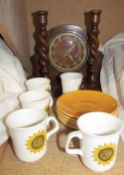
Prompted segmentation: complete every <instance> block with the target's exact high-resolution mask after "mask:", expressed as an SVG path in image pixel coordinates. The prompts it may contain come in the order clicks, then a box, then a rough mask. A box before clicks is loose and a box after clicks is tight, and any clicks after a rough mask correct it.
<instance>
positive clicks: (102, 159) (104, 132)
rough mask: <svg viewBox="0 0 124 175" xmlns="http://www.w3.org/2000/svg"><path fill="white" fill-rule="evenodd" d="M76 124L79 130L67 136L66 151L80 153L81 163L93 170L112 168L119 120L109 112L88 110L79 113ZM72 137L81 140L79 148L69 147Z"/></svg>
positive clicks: (119, 130)
mask: <svg viewBox="0 0 124 175" xmlns="http://www.w3.org/2000/svg"><path fill="white" fill-rule="evenodd" d="M77 125H78V128H79V130H78V131H73V132H71V133H70V134H69V135H68V137H67V142H66V146H65V150H66V152H67V153H69V154H78V155H80V156H81V159H82V162H83V164H84V165H85V166H86V167H88V168H89V169H91V170H93V171H96V172H103V171H106V170H109V169H110V168H112V167H113V165H114V163H115V160H116V153H117V147H118V140H119V135H120V132H121V131H122V129H123V126H122V123H121V121H120V120H119V119H118V118H116V117H115V116H113V115H112V114H109V113H105V112H89V113H86V114H84V115H81V117H80V118H79V119H78V121H77ZM74 137H77V138H79V140H80V141H81V142H80V149H70V148H69V145H70V142H71V140H72V139H73V138H74Z"/></svg>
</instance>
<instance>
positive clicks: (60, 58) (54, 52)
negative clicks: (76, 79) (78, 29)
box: [49, 32, 87, 72]
mask: <svg viewBox="0 0 124 175" xmlns="http://www.w3.org/2000/svg"><path fill="white" fill-rule="evenodd" d="M49 46H50V48H49V58H50V63H51V65H52V66H53V67H54V68H55V69H56V70H58V71H60V72H64V71H74V70H77V69H79V68H80V67H81V66H83V64H84V63H85V62H86V60H87V48H86V43H85V41H84V40H83V39H82V38H81V37H80V36H79V35H77V34H75V33H71V32H66V33H62V34H59V35H57V36H56V37H55V38H54V39H53V40H52V41H50V44H49Z"/></svg>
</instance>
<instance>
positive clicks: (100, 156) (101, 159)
mask: <svg viewBox="0 0 124 175" xmlns="http://www.w3.org/2000/svg"><path fill="white" fill-rule="evenodd" d="M115 152H116V144H113V143H109V144H104V145H99V146H98V147H97V148H95V149H94V150H93V155H92V156H93V158H94V160H95V161H96V162H98V164H99V165H103V166H105V165H107V164H109V163H110V162H111V161H112V160H113V158H114V156H115Z"/></svg>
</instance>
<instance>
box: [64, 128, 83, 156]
mask: <svg viewBox="0 0 124 175" xmlns="http://www.w3.org/2000/svg"><path fill="white" fill-rule="evenodd" d="M74 137H77V138H79V139H80V140H81V139H82V134H81V132H80V131H73V132H71V133H70V134H68V136H67V142H66V145H65V150H66V152H67V153H68V154H73V155H74V154H78V155H80V156H83V152H82V150H81V149H73V148H69V145H70V142H71V140H72V139H73V138H74Z"/></svg>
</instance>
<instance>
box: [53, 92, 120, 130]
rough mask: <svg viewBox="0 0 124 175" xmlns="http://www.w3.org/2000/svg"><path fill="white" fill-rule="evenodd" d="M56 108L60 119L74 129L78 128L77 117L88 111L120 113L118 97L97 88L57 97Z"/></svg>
mask: <svg viewBox="0 0 124 175" xmlns="http://www.w3.org/2000/svg"><path fill="white" fill-rule="evenodd" d="M55 109H56V113H57V117H58V119H59V120H60V121H61V122H62V123H63V124H64V125H66V126H68V127H70V128H73V129H77V119H78V118H79V116H80V115H82V114H84V113H86V112H92V111H103V112H108V113H113V114H115V115H116V116H117V115H118V103H117V101H116V99H115V98H113V97H112V96H110V95H108V94H105V93H103V92H100V91H95V90H78V91H74V92H70V93H66V94H64V95H62V96H60V97H59V98H58V99H57V101H56V108H55Z"/></svg>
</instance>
